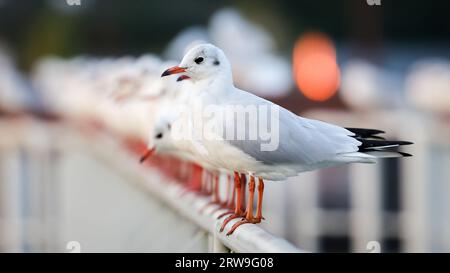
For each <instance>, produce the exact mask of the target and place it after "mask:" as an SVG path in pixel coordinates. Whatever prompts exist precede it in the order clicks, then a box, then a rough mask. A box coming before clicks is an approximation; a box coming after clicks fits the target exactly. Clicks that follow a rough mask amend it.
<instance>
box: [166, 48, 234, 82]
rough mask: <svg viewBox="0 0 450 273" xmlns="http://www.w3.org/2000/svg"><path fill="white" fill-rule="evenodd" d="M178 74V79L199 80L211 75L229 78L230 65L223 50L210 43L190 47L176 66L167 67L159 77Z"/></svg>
mask: <svg viewBox="0 0 450 273" xmlns="http://www.w3.org/2000/svg"><path fill="white" fill-rule="evenodd" d="M173 74H178V76H179V77H178V80H179V81H181V80H186V79H192V80H193V81H200V80H204V79H209V78H212V77H227V78H231V67H230V64H229V62H228V60H227V58H226V56H225V54H224V53H223V51H222V50H221V49H220V48H218V47H216V46H214V45H212V44H200V45H197V46H195V47H193V48H191V49H190V50H189V51H188V52H187V53H186V55H184V57H183V60H182V61H181V63H180V64H179V65H178V66H174V67H172V68H169V69H167V70H166V71H164V73H163V74H162V75H161V77H164V76H168V75H173Z"/></svg>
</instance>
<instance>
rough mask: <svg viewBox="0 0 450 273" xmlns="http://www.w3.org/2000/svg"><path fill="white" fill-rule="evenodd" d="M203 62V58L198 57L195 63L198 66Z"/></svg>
mask: <svg viewBox="0 0 450 273" xmlns="http://www.w3.org/2000/svg"><path fill="white" fill-rule="evenodd" d="M203 60H204V59H203V57H197V58H195V60H194V62H195V63H196V64H201V63H202V62H203Z"/></svg>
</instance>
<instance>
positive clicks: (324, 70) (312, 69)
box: [293, 32, 340, 101]
mask: <svg viewBox="0 0 450 273" xmlns="http://www.w3.org/2000/svg"><path fill="white" fill-rule="evenodd" d="M293 71H294V78H295V81H296V83H297V86H298V88H299V89H300V91H301V92H302V93H303V94H304V95H305V96H306V97H307V98H309V99H311V100H316V101H325V100H327V99H329V98H330V97H332V96H333V95H334V94H335V93H336V91H337V89H338V87H339V83H340V72H339V67H338V65H337V63H336V50H335V48H334V45H333V43H332V42H331V40H330V39H329V38H328V37H327V36H325V35H324V34H321V33H315V32H313V33H307V34H305V35H303V36H302V37H300V39H299V40H298V41H297V42H296V44H295V47H294V53H293Z"/></svg>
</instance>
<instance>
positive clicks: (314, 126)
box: [222, 89, 361, 165]
mask: <svg viewBox="0 0 450 273" xmlns="http://www.w3.org/2000/svg"><path fill="white" fill-rule="evenodd" d="M233 93H234V94H233V95H232V96H230V97H229V98H228V100H227V102H226V104H228V105H241V106H244V107H246V106H252V105H255V106H268V107H275V108H277V109H278V110H279V111H278V117H279V118H276V119H274V120H272V121H275V122H277V121H278V122H279V130H274V132H272V133H273V134H272V140H273V139H274V137H275V138H276V137H277V136H278V146H277V147H276V149H274V150H272V151H263V150H262V146H261V144H264V143H265V144H267V143H268V141H263V140H261V138H260V137H259V136H258V139H256V140H249V137H248V136H249V129H250V130H251V129H254V128H255V124H254V123H255V121H254V120H248V119H246V120H245V122H243V123H241V124H240V125H239V124H238V126H236V123H235V124H231V125H230V124H225V125H224V132H223V136H222V137H223V138H224V139H226V137H225V134H226V130H230V129H233V128H232V126H234V130H235V131H241V133H242V130H245V131H244V132H245V136H246V137H245V139H243V140H236V139H226V141H227V142H228V143H229V144H231V145H233V146H234V147H236V148H238V149H240V150H242V151H243V152H245V153H246V154H248V155H250V156H251V157H253V158H255V159H256V160H258V161H260V162H263V163H265V164H294V165H309V164H314V163H318V162H322V161H329V160H332V159H333V158H335V157H336V155H338V154H344V153H352V152H356V151H358V146H359V145H361V142H359V141H358V140H356V139H354V138H352V137H351V136H353V135H354V133H352V132H350V131H348V130H347V129H344V128H342V127H339V126H336V125H332V124H329V123H325V122H322V121H318V120H312V119H306V118H302V117H300V116H297V115H295V114H294V113H292V112H290V111H288V110H286V109H284V108H282V107H281V106H278V105H276V104H274V103H272V102H270V101H267V100H265V99H262V98H260V97H258V96H255V95H253V94H250V93H248V92H245V91H242V90H239V89H237V92H233ZM257 109H260V108H259V107H257ZM271 114H273V113H271ZM271 114H269V115H271ZM269 120H270V119H269ZM272 121H271V122H272ZM256 128H258V127H256ZM269 128H270V129H272V128H273V129H276V126H273V124H270V125H269ZM269 131H270V130H269ZM276 131H278V132H276Z"/></svg>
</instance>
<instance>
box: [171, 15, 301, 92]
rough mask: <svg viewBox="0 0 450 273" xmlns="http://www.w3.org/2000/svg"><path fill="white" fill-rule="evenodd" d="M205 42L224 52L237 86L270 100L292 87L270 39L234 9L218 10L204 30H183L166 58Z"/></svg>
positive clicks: (285, 64)
mask: <svg viewBox="0 0 450 273" xmlns="http://www.w3.org/2000/svg"><path fill="white" fill-rule="evenodd" d="M205 42H211V43H213V44H216V45H217V46H219V47H220V48H222V49H223V51H224V52H226V53H227V56H228V58H229V59H230V61H231V62H232V63H233V64H234V65H233V72H234V73H233V75H235V79H234V80H235V82H236V84H237V85H238V86H239V87H241V88H244V89H248V90H252V92H254V93H255V94H257V95H259V96H263V97H269V98H279V97H283V96H285V95H287V94H288V93H289V92H290V91H291V89H292V88H293V86H294V85H293V84H294V83H293V80H292V77H291V75H292V72H291V65H290V63H289V61H288V59H287V58H285V57H283V56H281V55H280V54H279V53H277V52H276V49H275V41H274V39H273V38H272V36H271V35H270V34H269V33H268V32H267V31H266V30H264V29H263V28H262V27H260V26H258V25H256V24H254V23H252V22H250V21H248V20H247V19H245V18H244V16H243V15H242V14H241V13H239V12H238V11H237V10H235V9H232V8H225V9H222V10H219V11H217V12H216V13H214V14H213V15H212V16H211V20H210V23H209V26H208V27H207V29H205V28H203V27H190V28H188V29H186V30H185V31H182V32H181V33H180V34H179V35H177V36H176V37H175V38H174V39H173V41H172V42H171V43H170V44H169V46H168V48H167V49H166V51H165V56H166V57H168V58H169V59H175V60H178V59H181V58H182V56H183V55H184V54H185V53H186V52H187V50H188V49H190V48H192V47H193V46H196V45H198V44H202V43H205ZM180 54H183V55H180Z"/></svg>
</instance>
